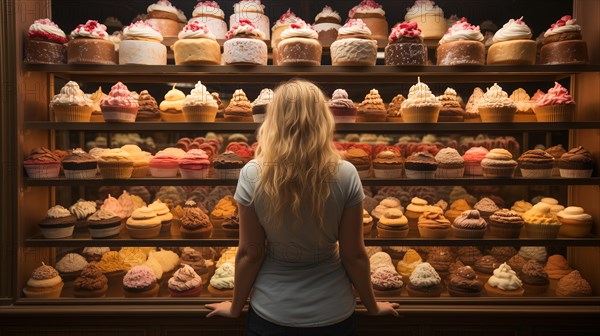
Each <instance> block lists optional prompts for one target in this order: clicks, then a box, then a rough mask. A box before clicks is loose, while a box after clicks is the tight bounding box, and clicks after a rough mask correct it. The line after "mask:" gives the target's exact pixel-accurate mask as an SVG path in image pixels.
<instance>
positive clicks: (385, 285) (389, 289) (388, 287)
mask: <svg viewBox="0 0 600 336" xmlns="http://www.w3.org/2000/svg"><path fill="white" fill-rule="evenodd" d="M371 285H372V286H373V293H374V294H375V296H376V297H393V296H400V293H401V292H402V286H403V285H404V283H403V282H402V277H401V276H400V274H398V272H396V270H395V269H394V266H387V267H380V268H378V269H377V270H376V271H375V272H373V274H371Z"/></svg>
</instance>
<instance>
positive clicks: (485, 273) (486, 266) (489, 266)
mask: <svg viewBox="0 0 600 336" xmlns="http://www.w3.org/2000/svg"><path fill="white" fill-rule="evenodd" d="M499 265H500V263H498V261H497V260H496V258H494V257H493V256H491V255H485V256H482V257H481V258H479V259H477V260H476V261H475V264H474V265H473V270H475V272H476V273H477V277H478V278H479V279H481V282H483V283H486V282H487V281H488V280H489V278H490V277H491V276H492V275H493V274H494V270H495V269H496V268H498V266H499Z"/></svg>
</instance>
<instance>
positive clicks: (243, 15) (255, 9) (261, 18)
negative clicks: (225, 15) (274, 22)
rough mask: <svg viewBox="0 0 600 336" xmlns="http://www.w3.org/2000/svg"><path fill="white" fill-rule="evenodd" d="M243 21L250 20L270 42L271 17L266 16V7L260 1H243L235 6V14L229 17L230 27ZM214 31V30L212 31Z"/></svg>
mask: <svg viewBox="0 0 600 336" xmlns="http://www.w3.org/2000/svg"><path fill="white" fill-rule="evenodd" d="M243 19H249V20H251V21H252V23H254V25H256V27H257V28H258V29H259V30H260V31H261V32H263V33H265V35H264V36H263V37H262V38H263V39H264V40H266V41H268V40H269V39H272V38H271V36H270V34H269V28H270V27H271V24H270V21H269V17H268V16H267V15H265V5H263V4H261V1H260V0H241V1H240V2H238V3H236V4H234V5H233V14H231V16H230V17H229V27H234V26H235V25H238V24H239V23H240V22H241V21H242V20H243ZM211 31H212V29H211Z"/></svg>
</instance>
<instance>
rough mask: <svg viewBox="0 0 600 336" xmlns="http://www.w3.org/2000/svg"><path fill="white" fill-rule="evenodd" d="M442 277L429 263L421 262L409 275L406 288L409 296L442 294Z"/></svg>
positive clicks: (435, 295)
mask: <svg viewBox="0 0 600 336" xmlns="http://www.w3.org/2000/svg"><path fill="white" fill-rule="evenodd" d="M442 289H443V285H442V279H441V278H440V276H439V275H438V273H437V272H436V271H435V269H434V268H433V267H432V266H431V265H430V264H429V263H421V264H419V265H417V266H416V267H415V270H414V271H413V272H412V273H411V275H410V281H409V283H408V286H407V287H406V290H407V291H408V295H409V296H417V297H419V296H420V297H437V296H440V295H441V294H442Z"/></svg>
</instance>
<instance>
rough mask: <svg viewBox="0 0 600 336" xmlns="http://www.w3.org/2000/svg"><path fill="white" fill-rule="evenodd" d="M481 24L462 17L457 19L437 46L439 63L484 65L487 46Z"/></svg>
mask: <svg viewBox="0 0 600 336" xmlns="http://www.w3.org/2000/svg"><path fill="white" fill-rule="evenodd" d="M482 41H483V35H481V32H480V31H479V26H473V25H471V24H469V23H468V22H467V19H465V18H462V19H460V20H459V21H456V22H455V23H454V25H453V26H452V27H450V29H448V31H447V32H446V34H445V35H444V37H442V39H441V40H440V45H439V46H438V48H437V64H438V65H484V64H485V46H484V45H483V43H482Z"/></svg>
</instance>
